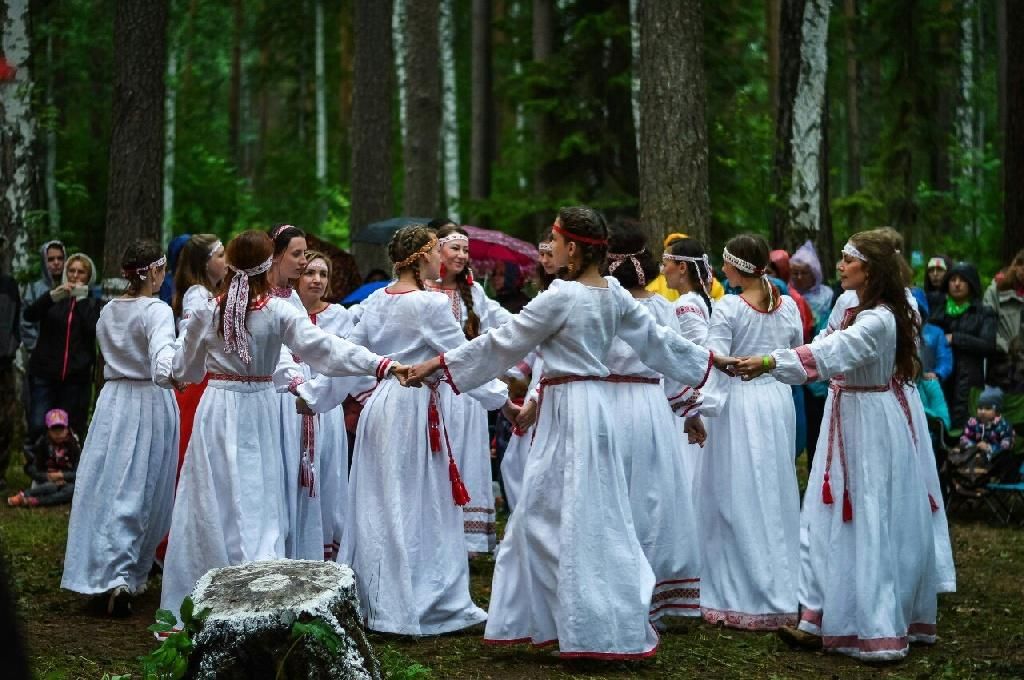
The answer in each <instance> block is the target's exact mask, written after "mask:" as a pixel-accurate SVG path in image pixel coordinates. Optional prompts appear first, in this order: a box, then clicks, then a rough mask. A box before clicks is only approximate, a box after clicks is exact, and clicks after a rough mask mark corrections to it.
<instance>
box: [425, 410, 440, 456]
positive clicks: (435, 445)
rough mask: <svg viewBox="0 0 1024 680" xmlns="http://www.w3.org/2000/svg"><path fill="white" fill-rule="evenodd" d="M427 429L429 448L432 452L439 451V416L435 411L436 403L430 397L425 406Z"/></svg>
mask: <svg viewBox="0 0 1024 680" xmlns="http://www.w3.org/2000/svg"><path fill="white" fill-rule="evenodd" d="M427 431H428V433H429V434H430V450H431V451H432V452H434V453H438V452H440V451H441V417H440V415H438V412H437V404H436V403H434V399H433V398H431V399H430V405H429V406H428V407H427Z"/></svg>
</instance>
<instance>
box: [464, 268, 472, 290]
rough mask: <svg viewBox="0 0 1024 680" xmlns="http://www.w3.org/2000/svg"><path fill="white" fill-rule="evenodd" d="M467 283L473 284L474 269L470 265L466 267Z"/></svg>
mask: <svg viewBox="0 0 1024 680" xmlns="http://www.w3.org/2000/svg"><path fill="white" fill-rule="evenodd" d="M466 283H468V284H469V285H471V286H472V285H473V270H472V269H470V268H469V267H466Z"/></svg>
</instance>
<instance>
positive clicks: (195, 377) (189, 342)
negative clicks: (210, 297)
mask: <svg viewBox="0 0 1024 680" xmlns="http://www.w3.org/2000/svg"><path fill="white" fill-rule="evenodd" d="M215 318H216V317H215V315H214V308H213V307H212V306H211V307H207V308H205V309H200V310H197V311H196V312H195V313H194V314H193V315H192V317H191V318H190V319H189V320H188V322H187V323H186V324H185V330H184V332H183V333H182V336H181V342H180V344H179V347H178V349H177V351H175V353H174V360H173V361H172V363H171V373H172V374H173V375H174V378H175V380H177V381H179V382H188V383H198V382H200V381H202V379H203V376H205V375H206V356H207V354H208V353H209V350H208V349H207V337H208V334H207V330H209V329H210V328H211V326H212V325H213V323H214V320H215Z"/></svg>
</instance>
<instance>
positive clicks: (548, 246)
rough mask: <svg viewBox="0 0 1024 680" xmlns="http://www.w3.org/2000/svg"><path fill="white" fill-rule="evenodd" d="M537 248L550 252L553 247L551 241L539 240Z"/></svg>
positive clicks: (543, 251)
mask: <svg viewBox="0 0 1024 680" xmlns="http://www.w3.org/2000/svg"><path fill="white" fill-rule="evenodd" d="M537 250H539V251H540V252H542V253H550V252H552V250H553V248H552V247H551V241H541V242H540V243H538V244H537Z"/></svg>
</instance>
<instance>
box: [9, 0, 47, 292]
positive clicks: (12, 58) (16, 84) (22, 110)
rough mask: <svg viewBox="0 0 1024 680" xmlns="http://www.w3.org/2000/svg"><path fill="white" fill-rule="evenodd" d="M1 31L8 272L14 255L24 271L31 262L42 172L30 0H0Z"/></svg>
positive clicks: (14, 261)
mask: <svg viewBox="0 0 1024 680" xmlns="http://www.w3.org/2000/svg"><path fill="white" fill-rule="evenodd" d="M0 29H2V31H3V49H2V50H0V53H2V55H3V57H4V58H5V59H6V60H7V67H8V70H7V73H6V74H4V77H5V78H6V79H5V80H2V81H0V235H3V236H4V237H6V238H7V242H8V244H11V245H13V248H4V249H3V258H4V261H3V262H0V269H2V270H4V271H6V269H7V267H8V265H10V264H12V262H11V260H9V259H8V258H11V257H12V255H13V266H14V270H15V271H16V272H25V271H27V270H28V268H29V267H30V265H31V258H30V257H29V249H30V248H29V240H30V239H29V226H30V222H31V220H32V217H33V216H32V212H33V211H34V209H35V208H36V203H35V188H36V181H37V173H38V168H37V166H36V158H35V154H34V152H33V147H34V144H35V139H36V124H35V116H34V114H33V112H32V106H31V103H32V78H31V76H30V72H29V53H30V41H29V1H28V0H6V1H5V0H0ZM9 69H13V72H12V71H10V70H9Z"/></svg>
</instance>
